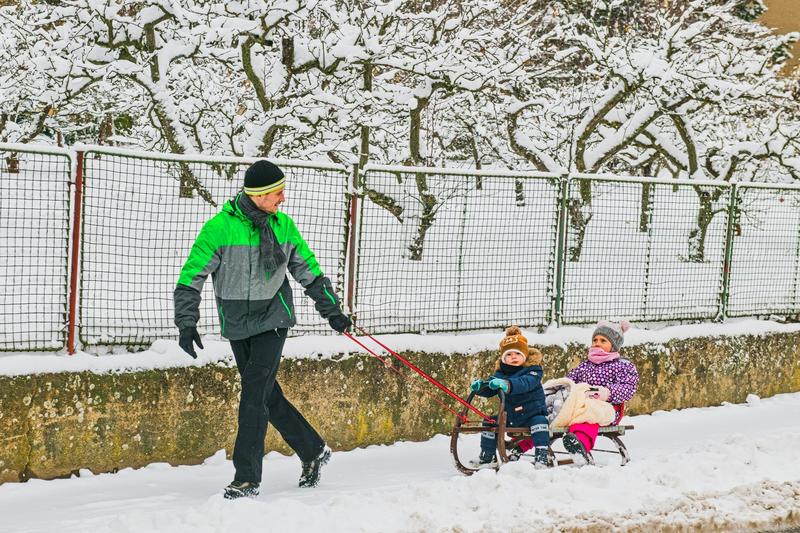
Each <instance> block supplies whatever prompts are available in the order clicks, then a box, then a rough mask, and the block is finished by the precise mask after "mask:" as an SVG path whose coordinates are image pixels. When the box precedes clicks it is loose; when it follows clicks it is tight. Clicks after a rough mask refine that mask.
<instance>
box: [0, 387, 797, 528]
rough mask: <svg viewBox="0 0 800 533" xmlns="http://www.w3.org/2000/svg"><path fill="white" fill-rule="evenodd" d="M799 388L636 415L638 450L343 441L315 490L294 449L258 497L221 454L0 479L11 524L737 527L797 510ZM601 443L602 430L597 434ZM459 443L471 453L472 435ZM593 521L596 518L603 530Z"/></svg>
mask: <svg viewBox="0 0 800 533" xmlns="http://www.w3.org/2000/svg"><path fill="white" fill-rule="evenodd" d="M798 412H800V393H794V394H783V395H779V396H775V397H773V398H768V399H763V400H761V399H759V398H757V397H755V396H750V397H749V398H748V402H747V403H746V404H742V405H723V406H719V407H712V408H702V409H686V410H682V411H671V412H656V413H653V414H652V415H647V416H637V417H629V418H628V419H627V422H628V423H632V424H634V425H635V426H636V429H635V431H633V432H631V433H629V434H628V435H627V436H626V438H625V442H626V444H627V446H628V448H629V449H630V450H631V453H632V456H633V461H632V462H631V463H630V464H628V465H627V466H625V467H620V466H618V464H617V463H615V462H614V461H613V460H612V459H613V458H614V457H613V456H611V455H604V456H602V459H604V460H603V461H601V462H602V463H603V464H601V465H599V466H597V467H584V468H581V469H578V468H573V467H559V468H555V469H551V470H546V471H540V470H534V469H533V468H532V466H531V465H529V464H526V463H513V464H509V465H506V466H504V467H503V468H502V469H501V470H500V471H499V472H498V473H495V472H494V471H482V472H479V473H478V474H476V475H474V476H471V477H465V476H462V475H460V474H458V473H457V472H456V470H455V469H454V467H453V466H452V462H451V458H450V454H449V448H448V447H449V438H448V437H446V436H437V437H435V438H433V439H431V440H430V441H427V442H422V443H411V442H401V443H396V444H394V445H391V446H370V447H368V448H366V449H358V450H353V451H349V452H337V453H335V454H334V456H333V459H332V461H331V463H330V464H329V465H328V466H327V467H325V469H324V470H323V479H322V483H321V485H320V486H319V487H317V488H316V489H299V488H297V486H296V482H297V477H298V476H299V471H300V465H299V462H298V460H297V458H296V457H284V456H281V455H279V454H277V453H270V454H269V455H267V457H266V458H265V464H264V472H265V478H264V482H263V484H262V493H261V495H260V496H259V497H258V498H257V499H252V500H248V499H245V500H238V501H233V502H231V501H227V500H224V499H223V498H222V496H221V490H220V489H221V488H222V487H223V486H225V485H226V484H227V483H228V482H229V481H230V480H231V478H232V474H233V468H232V466H231V463H230V462H229V461H228V460H226V459H225V456H224V452H222V451H220V452H218V453H217V454H216V455H214V456H213V457H210V458H209V459H208V460H206V462H205V464H203V465H198V466H179V467H171V466H169V465H166V464H153V465H150V466H148V467H146V468H142V469H139V470H131V469H127V470H123V471H121V472H119V473H116V474H104V475H97V476H92V475H90V474H89V473H88V472H86V473H85V475H83V476H81V477H80V478H77V477H73V478H72V479H63V480H53V481H41V480H32V481H29V482H28V483H22V484H11V483H7V484H5V485H2V486H0V516H2V528H3V530H6V531H14V532H31V533H34V532H47V533H51V532H52V531H59V532H60V533H67V532H77V531H92V532H109V533H111V532H113V533H125V532H140V531H142V532H144V531H147V532H150V531H158V532H192V533H204V532H227V531H240V530H241V531H255V530H258V531H278V530H280V531H314V532H331V531H333V532H353V531H380V532H384V531H385V532H395V531H396V532H401V531H402V532H409V531H426V532H427V531H460V532H467V531H470V532H471V531H504V532H508V531H526V532H529V531H594V530H604V531H692V530H697V531H733V530H737V529H742V528H751V529H753V530H758V529H760V528H766V527H768V526H769V527H776V526H777V527H780V526H784V525H789V524H790V523H792V522H797V521H800V461H798V460H797V458H798V450H800V416H798ZM601 442H602V441H601ZM461 449H462V450H463V452H462V453H466V452H467V451H469V450H475V452H476V453H477V449H478V442H477V436H469V437H465V438H464V439H463V441H462V442H461ZM595 528H597V529H595Z"/></svg>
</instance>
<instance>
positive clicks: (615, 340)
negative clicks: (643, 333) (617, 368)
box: [592, 320, 631, 352]
mask: <svg viewBox="0 0 800 533" xmlns="http://www.w3.org/2000/svg"><path fill="white" fill-rule="evenodd" d="M630 327H631V323H630V322H628V321H627V320H620V321H619V322H609V321H607V320H601V321H600V322H598V323H597V326H596V327H595V328H594V332H593V333H592V338H594V336H595V335H602V336H603V337H605V338H606V339H608V340H609V342H611V351H612V352H618V351H619V349H620V348H621V347H622V344H623V343H624V342H625V332H626V331H628V330H629V329H630Z"/></svg>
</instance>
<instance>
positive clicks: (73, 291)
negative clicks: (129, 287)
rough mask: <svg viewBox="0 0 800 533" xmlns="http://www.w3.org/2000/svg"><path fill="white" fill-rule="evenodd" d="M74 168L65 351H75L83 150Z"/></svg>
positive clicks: (71, 352)
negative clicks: (73, 204)
mask: <svg viewBox="0 0 800 533" xmlns="http://www.w3.org/2000/svg"><path fill="white" fill-rule="evenodd" d="M77 157H78V159H77V167H76V170H75V209H74V211H73V218H72V261H71V269H70V281H69V317H68V322H67V352H68V353H69V354H70V355H73V354H74V353H75V330H76V315H77V307H78V277H79V276H80V251H81V221H82V218H81V207H82V206H83V152H82V151H79V152H78V154H77Z"/></svg>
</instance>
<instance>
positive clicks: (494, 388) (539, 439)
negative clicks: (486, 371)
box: [471, 326, 550, 468]
mask: <svg viewBox="0 0 800 533" xmlns="http://www.w3.org/2000/svg"><path fill="white" fill-rule="evenodd" d="M541 364H542V354H541V352H539V350H537V349H535V348H533V349H529V348H528V339H526V338H525V337H524V336H523V335H522V331H521V330H520V329H519V328H518V327H517V326H511V327H509V328H508V329H506V336H505V337H504V338H503V340H502V341H500V357H499V358H498V360H497V363H496V364H495V373H494V374H493V375H492V376H490V377H489V378H488V379H487V380H480V379H476V380H475V381H473V382H472V386H471V389H472V390H473V391H474V392H475V393H476V394H478V395H479V396H483V397H485V398H491V397H492V396H496V395H497V394H498V391H499V390H502V391H503V392H504V393H505V394H506V403H505V411H506V420H507V425H508V426H509V427H529V428H531V436H532V437H533V445H534V446H535V450H534V466H536V467H546V466H549V459H548V451H547V450H548V446H549V445H550V430H549V427H548V424H547V416H546V415H547V406H546V405H545V401H544V389H543V388H542V366H541ZM495 419H496V418H495ZM484 426H487V427H488V426H489V423H488V422H487V421H484ZM496 451H497V433H494V432H492V431H484V432H483V433H481V454H480V457H479V458H478V461H477V462H473V465H474V466H476V467H478V468H480V467H484V466H487V467H488V466H491V467H494V466H496V465H497V458H496Z"/></svg>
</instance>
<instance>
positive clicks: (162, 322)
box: [78, 148, 350, 345]
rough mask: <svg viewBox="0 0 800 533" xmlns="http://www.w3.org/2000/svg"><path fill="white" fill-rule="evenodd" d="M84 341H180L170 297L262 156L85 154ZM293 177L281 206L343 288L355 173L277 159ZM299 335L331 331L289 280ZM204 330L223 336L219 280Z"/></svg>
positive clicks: (207, 302) (204, 313)
mask: <svg viewBox="0 0 800 533" xmlns="http://www.w3.org/2000/svg"><path fill="white" fill-rule="evenodd" d="M82 157H83V168H84V175H83V217H82V225H83V227H82V231H81V235H82V237H81V247H82V248H81V293H80V296H81V297H80V314H79V316H80V321H79V325H78V326H79V330H80V340H81V342H82V343H83V344H84V345H115V344H127V345H142V344H148V343H151V342H152V341H153V340H155V339H158V338H165V337H174V336H175V334H176V329H175V326H174V324H173V304H172V291H173V289H174V288H175V283H176V281H177V279H178V274H179V272H180V268H181V267H182V266H183V263H184V261H185V260H186V257H187V256H188V254H189V250H190V249H191V246H192V243H193V242H194V239H195V238H196V236H197V234H198V233H199V231H200V228H201V227H202V225H203V223H204V222H205V221H207V220H208V219H210V218H211V217H212V216H213V215H215V214H216V213H218V212H219V210H220V209H221V207H222V205H223V204H224V203H225V202H226V201H227V200H228V199H230V198H232V197H233V196H234V195H235V194H236V193H237V192H238V191H239V190H240V189H241V187H242V183H243V180H244V171H245V170H246V168H247V167H248V166H249V165H250V164H252V163H253V162H254V161H255V159H245V158H231V157H216V158H214V157H206V156H180V155H169V154H148V153H140V152H129V151H125V150H115V149H109V148H92V149H89V150H86V151H85V152H84V153H83V156H82ZM275 162H276V163H277V164H279V165H280V166H281V168H282V169H283V170H284V172H285V173H286V176H287V186H286V202H285V203H284V204H283V206H282V207H281V209H282V210H284V211H285V212H287V213H289V214H290V215H291V216H292V218H294V220H295V221H296V222H297V225H298V227H299V228H300V230H301V231H302V232H303V236H304V238H305V239H306V241H307V242H308V243H309V245H310V246H311V248H312V250H313V251H314V252H315V254H316V256H317V259H318V261H319V262H320V265H321V267H322V270H323V272H325V274H326V275H327V276H329V277H330V278H331V281H332V282H333V284H334V286H335V287H337V289H338V290H339V291H340V293H341V291H342V289H343V286H344V260H345V252H344V249H345V237H346V233H345V230H346V223H347V220H346V219H347V216H348V196H347V194H346V193H347V186H348V183H349V179H350V174H349V172H348V171H347V170H346V169H344V168H343V167H341V166H336V165H325V164H317V163H304V162H298V161H280V160H275ZM291 283H292V286H293V290H294V292H295V293H296V294H298V297H297V298H295V300H296V302H295V303H296V306H297V311H298V312H297V316H298V325H297V327H296V328H295V329H294V330H293V331H294V332H295V333H309V332H317V333H322V332H327V331H329V328H328V327H327V323H323V321H322V319H321V318H320V317H319V315H318V314H317V313H316V312H315V311H314V309H313V306H312V303H311V302H310V301H309V300H308V299H307V298H304V297H302V296H301V295H302V294H303V289H302V287H300V286H299V285H298V284H296V283H295V282H294V280H292V281H291ZM202 297H203V299H202V303H201V310H200V317H201V318H200V322H199V329H200V331H201V332H202V333H204V334H207V333H213V334H219V317H218V315H217V311H216V304H215V301H214V294H213V290H212V284H211V280H210V279H209V280H207V283H206V285H205V287H204V289H203V295H202Z"/></svg>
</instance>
